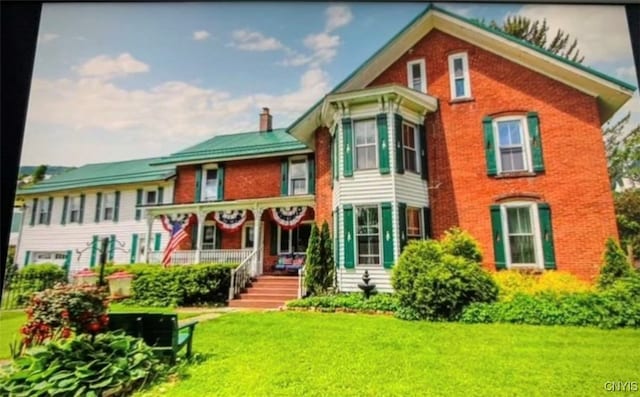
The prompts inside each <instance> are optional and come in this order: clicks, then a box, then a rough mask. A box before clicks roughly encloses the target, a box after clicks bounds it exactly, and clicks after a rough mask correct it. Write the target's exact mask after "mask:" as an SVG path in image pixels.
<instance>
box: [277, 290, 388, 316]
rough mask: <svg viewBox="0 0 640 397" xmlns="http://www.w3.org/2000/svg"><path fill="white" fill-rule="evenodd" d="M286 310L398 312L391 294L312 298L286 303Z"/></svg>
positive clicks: (357, 294)
mask: <svg viewBox="0 0 640 397" xmlns="http://www.w3.org/2000/svg"><path fill="white" fill-rule="evenodd" d="M287 308H295V309H298V308H305V309H314V310H321V311H329V312H334V311H341V310H340V309H346V311H362V312H372V311H373V312H377V311H382V312H395V311H396V310H398V298H397V297H396V296H395V295H392V294H382V293H380V294H375V295H371V297H370V298H369V299H364V297H363V295H362V294H361V293H351V294H337V295H321V296H312V297H309V298H305V299H297V300H294V301H291V302H287Z"/></svg>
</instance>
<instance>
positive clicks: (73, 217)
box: [69, 196, 80, 223]
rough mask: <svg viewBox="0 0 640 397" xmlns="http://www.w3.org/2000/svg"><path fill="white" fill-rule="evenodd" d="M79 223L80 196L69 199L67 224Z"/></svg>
mask: <svg viewBox="0 0 640 397" xmlns="http://www.w3.org/2000/svg"><path fill="white" fill-rule="evenodd" d="M78 222H80V196H75V197H69V223H78Z"/></svg>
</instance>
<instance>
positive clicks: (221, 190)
mask: <svg viewBox="0 0 640 397" xmlns="http://www.w3.org/2000/svg"><path fill="white" fill-rule="evenodd" d="M217 173H218V175H217V179H218V201H222V200H224V166H222V165H218V171H217Z"/></svg>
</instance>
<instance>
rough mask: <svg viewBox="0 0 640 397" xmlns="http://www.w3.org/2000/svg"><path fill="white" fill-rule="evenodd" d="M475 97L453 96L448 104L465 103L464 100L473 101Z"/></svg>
mask: <svg viewBox="0 0 640 397" xmlns="http://www.w3.org/2000/svg"><path fill="white" fill-rule="evenodd" d="M475 101H476V99H475V98H474V97H465V98H455V99H451V100H450V101H449V105H455V104H458V103H466V102H475Z"/></svg>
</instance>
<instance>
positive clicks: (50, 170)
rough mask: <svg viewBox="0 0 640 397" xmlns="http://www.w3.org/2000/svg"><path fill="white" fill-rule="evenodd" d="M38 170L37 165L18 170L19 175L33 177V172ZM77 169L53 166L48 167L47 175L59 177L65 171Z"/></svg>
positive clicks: (22, 167) (24, 166) (25, 166)
mask: <svg viewBox="0 0 640 397" xmlns="http://www.w3.org/2000/svg"><path fill="white" fill-rule="evenodd" d="M36 168H38V166H37V165H23V166H21V167H20V169H19V170H18V175H24V176H27V175H31V174H33V171H35V170H36ZM74 168H76V167H64V166H61V165H51V166H48V167H47V175H58V174H62V173H63V172H65V171H68V170H71V169H74Z"/></svg>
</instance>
